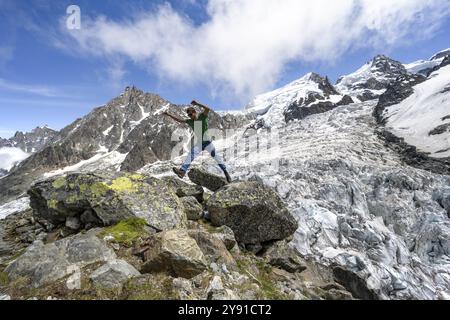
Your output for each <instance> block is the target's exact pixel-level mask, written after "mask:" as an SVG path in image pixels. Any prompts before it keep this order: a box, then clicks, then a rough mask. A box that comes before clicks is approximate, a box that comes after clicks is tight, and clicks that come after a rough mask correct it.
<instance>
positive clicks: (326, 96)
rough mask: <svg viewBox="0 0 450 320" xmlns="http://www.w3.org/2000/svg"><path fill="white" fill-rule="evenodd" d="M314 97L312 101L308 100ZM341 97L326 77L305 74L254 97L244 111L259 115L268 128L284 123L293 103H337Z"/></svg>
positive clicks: (311, 73)
mask: <svg viewBox="0 0 450 320" xmlns="http://www.w3.org/2000/svg"><path fill="white" fill-rule="evenodd" d="M312 96H314V99H310V98H311V97H312ZM341 99H342V96H341V95H339V93H338V92H337V91H336V89H335V88H334V87H333V85H331V84H330V82H329V81H328V78H327V77H323V76H321V75H319V74H317V73H313V72H310V73H307V74H306V75H304V76H303V77H301V78H299V79H297V80H295V81H293V82H291V83H289V84H287V85H285V86H284V87H281V88H280V89H277V90H274V91H271V92H267V93H264V94H261V95H259V96H257V97H255V98H254V99H253V100H252V102H250V104H248V105H247V107H246V109H247V110H248V111H249V112H253V113H256V114H258V115H260V120H261V119H263V120H264V125H265V126H268V127H272V126H276V125H282V124H284V123H285V111H286V110H287V108H288V107H289V106H291V105H293V104H295V103H299V102H300V101H302V103H300V104H301V105H303V104H304V103H305V102H306V101H309V100H311V102H312V101H313V100H314V101H316V100H322V101H325V100H332V101H333V102H338V101H340V100H341Z"/></svg>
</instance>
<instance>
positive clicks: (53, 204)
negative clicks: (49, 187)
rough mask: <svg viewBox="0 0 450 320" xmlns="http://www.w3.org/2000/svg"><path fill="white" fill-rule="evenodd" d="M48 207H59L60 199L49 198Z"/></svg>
mask: <svg viewBox="0 0 450 320" xmlns="http://www.w3.org/2000/svg"><path fill="white" fill-rule="evenodd" d="M47 207H49V208H50V209H55V210H56V209H58V201H57V200H55V199H50V200H47Z"/></svg>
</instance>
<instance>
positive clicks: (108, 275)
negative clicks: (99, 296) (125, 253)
mask: <svg viewBox="0 0 450 320" xmlns="http://www.w3.org/2000/svg"><path fill="white" fill-rule="evenodd" d="M139 275H140V273H139V271H137V270H136V269H135V268H134V267H133V266H132V265H130V264H129V263H128V262H126V261H124V260H113V261H109V262H107V263H106V264H104V265H103V266H101V267H100V268H98V269H97V270H95V271H94V272H93V273H92V274H91V276H90V279H91V281H92V283H93V284H94V285H95V286H96V287H98V288H103V289H116V288H118V289H120V288H122V286H123V284H124V283H125V282H127V281H128V280H129V279H131V278H134V277H137V276H139Z"/></svg>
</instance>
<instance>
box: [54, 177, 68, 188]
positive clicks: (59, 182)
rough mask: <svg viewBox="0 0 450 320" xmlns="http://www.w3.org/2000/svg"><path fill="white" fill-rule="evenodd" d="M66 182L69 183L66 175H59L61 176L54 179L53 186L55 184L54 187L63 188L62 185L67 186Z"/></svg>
mask: <svg viewBox="0 0 450 320" xmlns="http://www.w3.org/2000/svg"><path fill="white" fill-rule="evenodd" d="M66 184H67V180H66V177H59V178H57V179H56V180H55V181H53V184H52V186H53V188H55V189H60V188H62V187H65V186H66Z"/></svg>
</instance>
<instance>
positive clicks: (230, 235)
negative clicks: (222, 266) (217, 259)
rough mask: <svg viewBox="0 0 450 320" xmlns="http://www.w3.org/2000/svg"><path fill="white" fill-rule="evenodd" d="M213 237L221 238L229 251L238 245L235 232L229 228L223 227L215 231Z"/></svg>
mask: <svg viewBox="0 0 450 320" xmlns="http://www.w3.org/2000/svg"><path fill="white" fill-rule="evenodd" d="M213 235H214V236H215V237H217V238H219V239H220V240H221V241H222V242H223V243H224V245H225V247H226V248H227V249H228V250H231V249H233V248H234V246H235V245H236V238H235V237H234V232H233V230H231V228H230V227H228V226H221V227H219V228H217V229H216V230H214V232H213Z"/></svg>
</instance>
